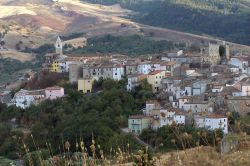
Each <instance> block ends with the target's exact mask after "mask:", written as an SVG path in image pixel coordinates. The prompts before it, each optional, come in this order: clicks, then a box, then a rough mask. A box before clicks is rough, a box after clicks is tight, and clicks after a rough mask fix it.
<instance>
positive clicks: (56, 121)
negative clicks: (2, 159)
mask: <svg viewBox="0 0 250 166" xmlns="http://www.w3.org/2000/svg"><path fill="white" fill-rule="evenodd" d="M125 82H126V80H122V81H119V82H116V81H113V80H104V81H102V82H98V83H96V86H97V85H100V86H101V91H100V90H99V91H98V92H96V93H94V94H88V95H83V94H81V93H80V92H77V91H76V90H75V89H73V88H72V86H71V85H68V84H67V85H65V92H66V94H67V96H66V97H65V98H64V99H58V100H54V101H44V102H43V103H41V104H40V105H38V106H31V107H30V108H28V109H26V110H21V109H19V108H16V107H9V108H6V106H5V105H0V106H1V107H0V121H1V125H0V156H7V157H10V158H16V157H17V156H16V155H15V154H16V152H19V153H20V154H21V155H23V154H24V153H25V152H24V151H23V149H21V148H20V147H21V146H23V143H25V144H27V147H29V148H30V151H33V150H37V148H36V147H40V148H44V149H48V147H47V146H46V142H47V143H50V144H51V146H52V147H51V148H52V151H53V153H54V154H58V153H61V151H60V150H62V149H63V144H64V142H65V141H69V142H70V144H71V145H72V146H71V150H72V151H73V152H75V151H76V146H74V145H75V144H76V142H77V141H79V140H83V141H84V143H85V145H86V147H89V146H90V145H91V141H92V139H95V140H96V142H97V144H100V145H101V146H102V148H103V150H105V152H109V151H110V148H117V147H118V146H119V147H123V146H126V145H127V144H128V143H129V144H130V146H131V148H132V150H135V149H136V148H137V146H138V145H137V143H136V142H135V141H134V139H133V137H132V136H130V135H124V134H123V133H122V132H121V130H120V127H123V126H126V124H127V117H128V116H129V115H131V114H136V113H140V111H139V110H141V108H142V107H143V105H144V103H145V100H147V99H149V98H151V97H152V93H151V92H150V91H151V88H150V86H149V85H148V84H143V85H142V86H141V87H139V88H138V90H137V91H136V92H133V93H129V92H127V91H126V90H125ZM99 89H100V88H99ZM142 96H143V97H142ZM13 118H16V122H15V123H14V122H12V123H10V120H11V119H13ZM7 124H10V125H7ZM11 124H12V125H14V124H15V125H17V128H16V129H15V130H13V129H12V127H11ZM23 129H26V131H27V130H30V131H31V133H32V135H33V138H34V139H31V137H30V136H29V135H28V136H27V135H26V136H25V137H24V136H22V133H23V132H20V131H24V130H23ZM19 137H21V139H19ZM21 140H23V143H22V141H21ZM33 140H34V141H35V142H36V143H35V144H34V143H33Z"/></svg>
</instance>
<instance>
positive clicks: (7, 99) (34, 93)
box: [0, 86, 65, 109]
mask: <svg viewBox="0 0 250 166" xmlns="http://www.w3.org/2000/svg"><path fill="white" fill-rule="evenodd" d="M64 96H65V94H64V88H62V87H59V86H55V87H48V88H46V89H39V90H24V89H21V90H20V91H18V92H17V93H15V94H14V97H12V94H11V92H10V91H4V92H2V93H0V102H1V103H5V104H7V105H8V106H11V105H15V106H16V107H19V108H22V109H25V108H28V107H30V106H31V105H37V104H40V103H41V102H42V101H44V100H54V99H58V98H62V97H64Z"/></svg>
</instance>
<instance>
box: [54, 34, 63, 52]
mask: <svg viewBox="0 0 250 166" xmlns="http://www.w3.org/2000/svg"><path fill="white" fill-rule="evenodd" d="M55 48H56V53H57V54H60V56H62V55H63V42H62V40H61V38H60V37H59V36H58V38H57V40H56V43H55Z"/></svg>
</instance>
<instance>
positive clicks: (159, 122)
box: [150, 108, 185, 130]
mask: <svg viewBox="0 0 250 166" xmlns="http://www.w3.org/2000/svg"><path fill="white" fill-rule="evenodd" d="M150 116H151V117H152V118H153V122H152V129H154V130H157V129H159V128H160V127H163V126H167V125H172V124H173V123H175V124H177V125H185V115H184V114H183V112H181V111H180V110H179V109H175V108H170V109H155V110H152V111H151V113H150Z"/></svg>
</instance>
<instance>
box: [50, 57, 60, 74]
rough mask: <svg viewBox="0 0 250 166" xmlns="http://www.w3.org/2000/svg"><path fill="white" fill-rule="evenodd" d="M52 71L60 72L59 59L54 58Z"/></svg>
mask: <svg viewBox="0 0 250 166" xmlns="http://www.w3.org/2000/svg"><path fill="white" fill-rule="evenodd" d="M50 72H56V73H59V72H60V65H59V60H54V61H53V62H52V64H51V67H50Z"/></svg>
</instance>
